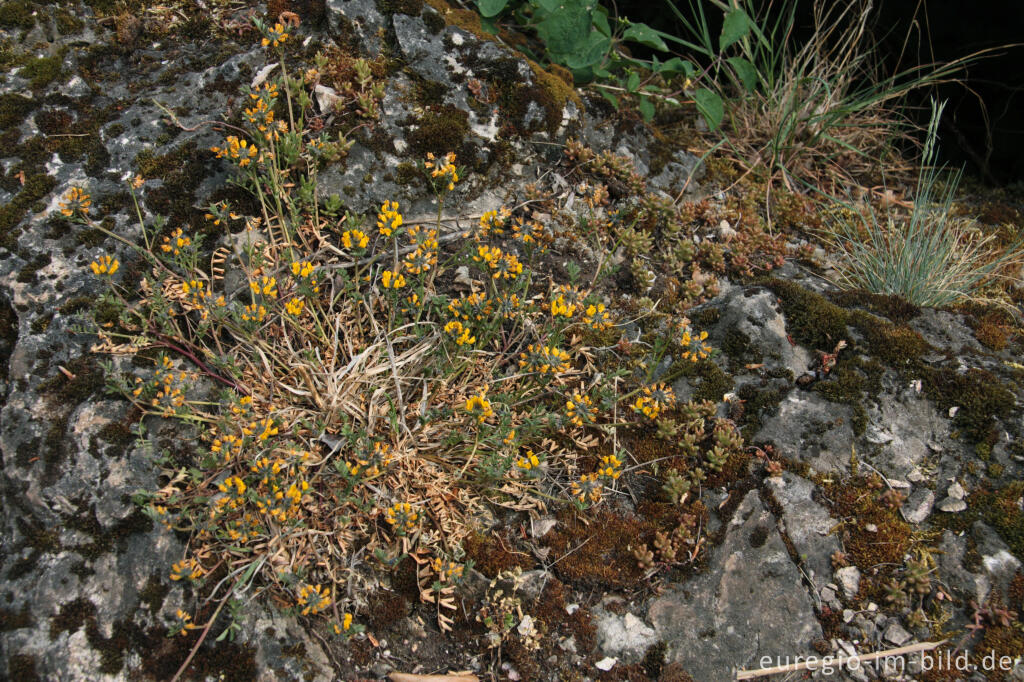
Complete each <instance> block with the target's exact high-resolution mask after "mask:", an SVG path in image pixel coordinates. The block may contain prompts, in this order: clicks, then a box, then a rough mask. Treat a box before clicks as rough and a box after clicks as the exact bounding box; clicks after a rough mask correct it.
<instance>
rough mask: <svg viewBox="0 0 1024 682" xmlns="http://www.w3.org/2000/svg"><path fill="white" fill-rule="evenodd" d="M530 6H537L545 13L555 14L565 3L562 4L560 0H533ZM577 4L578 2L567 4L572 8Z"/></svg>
mask: <svg viewBox="0 0 1024 682" xmlns="http://www.w3.org/2000/svg"><path fill="white" fill-rule="evenodd" d="M532 4H533V5H535V6H537V7H540V8H541V9H542V10H544V11H545V12H548V13H551V12H557V11H558V10H560V9H562V6H563V5H564V4H565V3H564V2H562V0H533V2H532ZM578 4H579V3H578V2H570V3H569V5H570V6H571V7H573V8H575V6H576V5H578ZM566 9H569V8H566Z"/></svg>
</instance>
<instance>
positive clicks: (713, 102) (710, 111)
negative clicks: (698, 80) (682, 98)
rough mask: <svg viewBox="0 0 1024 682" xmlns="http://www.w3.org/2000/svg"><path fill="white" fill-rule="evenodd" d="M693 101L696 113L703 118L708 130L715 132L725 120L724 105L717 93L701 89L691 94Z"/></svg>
mask: <svg viewBox="0 0 1024 682" xmlns="http://www.w3.org/2000/svg"><path fill="white" fill-rule="evenodd" d="M693 101H694V102H695V103H696V104H697V111H699V112H700V115H701V116H703V117H704V122H705V123H707V124H708V128H710V129H711V130H715V129H716V128H718V126H719V124H721V122H722V119H723V118H725V105H724V104H723V103H722V98H721V97H719V96H718V93H716V92H713V91H711V90H708V89H707V88H701V89H700V90H697V91H696V92H695V93H693Z"/></svg>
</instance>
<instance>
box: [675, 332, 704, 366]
mask: <svg viewBox="0 0 1024 682" xmlns="http://www.w3.org/2000/svg"><path fill="white" fill-rule="evenodd" d="M707 338H708V333H707V332H699V333H697V334H694V333H693V332H691V331H690V328H689V327H687V328H686V329H685V330H684V331H683V336H682V338H681V339H680V340H679V345H681V346H682V347H683V359H684V360H691V361H692V362H697V361H698V360H703V359H704V358H706V357H707V356H709V355H710V354H711V346H710V345H709V344H708V343H707V342H706V341H705V340H706V339H707Z"/></svg>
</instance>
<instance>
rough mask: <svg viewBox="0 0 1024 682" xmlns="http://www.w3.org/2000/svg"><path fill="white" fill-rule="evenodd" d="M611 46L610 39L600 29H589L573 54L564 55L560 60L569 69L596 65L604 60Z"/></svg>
mask: <svg viewBox="0 0 1024 682" xmlns="http://www.w3.org/2000/svg"><path fill="white" fill-rule="evenodd" d="M611 47H612V41H611V40H610V39H609V38H608V36H606V35H603V34H602V33H601V32H600V31H591V32H590V35H589V36H588V37H587V42H586V43H585V44H584V45H583V46H581V47H580V48H579V49H578V50H576V51H575V52H574V53H573V54H568V55H564V60H559V61H561V63H562V64H565V65H566V66H568V67H569V68H570V69H573V70H575V69H586V68H588V67H593V66H597V65H598V64H600V63H601V62H602V61H604V57H605V55H607V54H608V50H610V49H611Z"/></svg>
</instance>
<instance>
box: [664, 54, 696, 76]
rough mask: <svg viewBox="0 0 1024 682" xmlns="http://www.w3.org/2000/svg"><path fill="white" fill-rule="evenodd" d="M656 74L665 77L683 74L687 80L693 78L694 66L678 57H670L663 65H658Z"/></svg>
mask: <svg viewBox="0 0 1024 682" xmlns="http://www.w3.org/2000/svg"><path fill="white" fill-rule="evenodd" d="M657 72H658V73H660V74H663V75H666V76H672V75H676V74H680V73H681V74H683V75H685V76H686V77H687V78H693V74H694V72H695V71H694V66H693V62H690V61H687V60H683V59H680V58H679V57H672V59H670V60H668V61H667V62H665V63H664V64H659V65H658V68H657Z"/></svg>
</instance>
